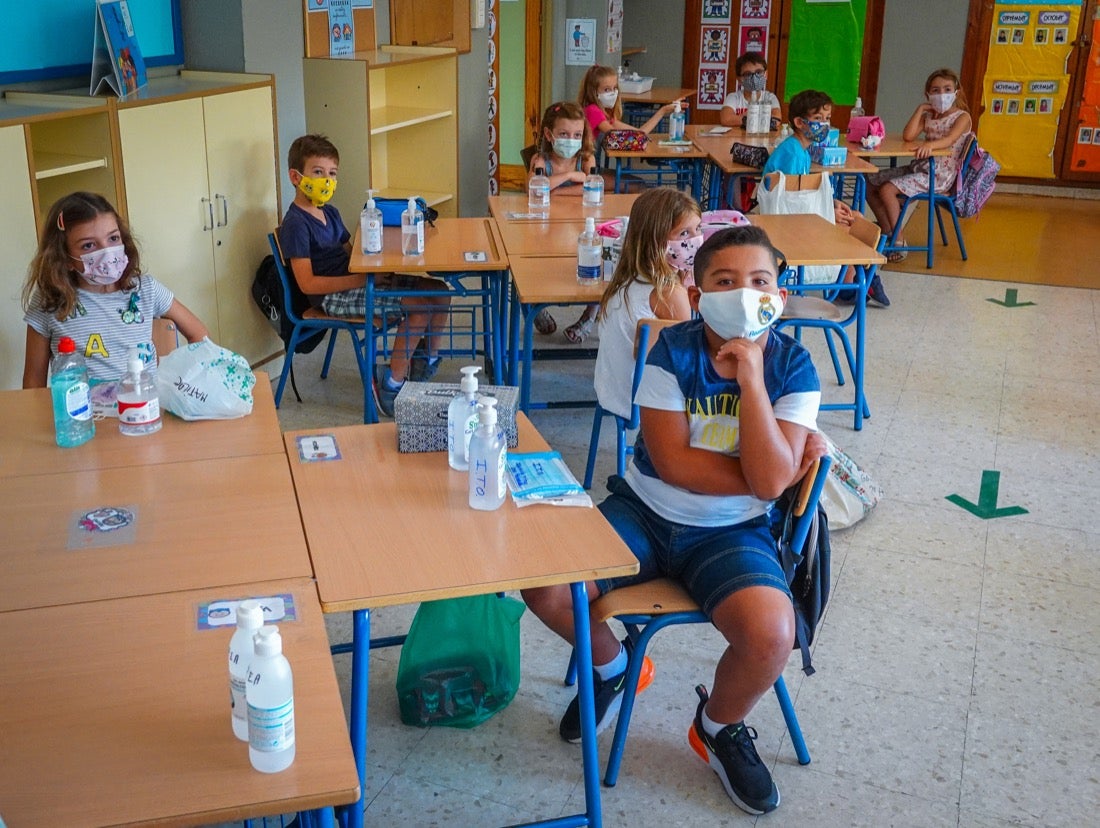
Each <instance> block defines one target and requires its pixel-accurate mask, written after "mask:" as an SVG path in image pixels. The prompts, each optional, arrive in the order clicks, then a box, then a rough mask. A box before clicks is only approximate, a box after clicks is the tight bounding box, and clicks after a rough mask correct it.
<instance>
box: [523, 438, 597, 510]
mask: <svg viewBox="0 0 1100 828" xmlns="http://www.w3.org/2000/svg"><path fill="white" fill-rule="evenodd" d="M506 477H507V479H508V489H509V491H511V493H512V500H513V501H514V502H515V504H516V506H530V505H531V504H533V503H549V504H550V505H552V506H588V507H589V508H591V506H592V498H591V497H589V496H588V492H586V491H585V490H584V487H583V486H581V484H580V483H579V482H578V481H577V478H576V477H574V476H573V472H571V471H570V470H569V467H568V466H567V465H565V461H564V460H562V458H561V453H560V452H557V451H544V452H531V453H523V454H521V453H515V452H508V460H507V473H506Z"/></svg>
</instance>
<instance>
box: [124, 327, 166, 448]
mask: <svg viewBox="0 0 1100 828" xmlns="http://www.w3.org/2000/svg"><path fill="white" fill-rule="evenodd" d="M162 423H163V420H162V419H161V416H160V397H158V396H157V383H156V380H154V379H153V376H152V374H150V373H149V371H148V370H146V368H145V363H144V362H142V359H141V354H139V353H138V349H137V347H136V346H135V347H134V348H132V349H131V350H130V357H129V359H127V361H126V374H125V375H124V376H123V377H122V379H121V380H119V383H118V430H119V432H121V433H122V434H125V435H126V436H127V437H137V436H140V435H142V434H152V433H153V432H156V431H160V427H161V424H162Z"/></svg>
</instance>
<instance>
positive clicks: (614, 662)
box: [594, 644, 626, 681]
mask: <svg viewBox="0 0 1100 828" xmlns="http://www.w3.org/2000/svg"><path fill="white" fill-rule="evenodd" d="M594 666H595V668H596V675H598V676H599V677H600V678H601V679H602V680H603V681H607V680H608V679H609V678H614V677H615V676H617V675H619V673H621V672H623V671H624V670H626V648H625V647H624V646H623V645H622V644H620V645H619V654H618V655H617V656H615V657H614V658H613V659H611V661H609V662H607V664H596V665H594Z"/></svg>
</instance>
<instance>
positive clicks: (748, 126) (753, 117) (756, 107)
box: [745, 92, 771, 135]
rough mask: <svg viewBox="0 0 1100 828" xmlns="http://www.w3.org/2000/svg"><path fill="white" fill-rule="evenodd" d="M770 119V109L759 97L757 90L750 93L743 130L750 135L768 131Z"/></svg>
mask: <svg viewBox="0 0 1100 828" xmlns="http://www.w3.org/2000/svg"><path fill="white" fill-rule="evenodd" d="M770 121H771V110H770V108H769V107H768V105H767V104H766V103H764V102H763V101H762V100H761V98H760V93H759V92H753V93H752V101H751V102H750V103H749V114H748V118H747V119H746V121H745V132H747V133H748V134H750V135H759V134H760V133H765V132H767V131H768V127H769V126H770Z"/></svg>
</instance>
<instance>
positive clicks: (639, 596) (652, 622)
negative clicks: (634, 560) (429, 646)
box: [565, 457, 829, 787]
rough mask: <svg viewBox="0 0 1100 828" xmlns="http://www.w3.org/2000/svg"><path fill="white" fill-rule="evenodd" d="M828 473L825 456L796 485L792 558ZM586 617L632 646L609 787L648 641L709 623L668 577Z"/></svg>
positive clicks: (596, 606)
mask: <svg viewBox="0 0 1100 828" xmlns="http://www.w3.org/2000/svg"><path fill="white" fill-rule="evenodd" d="M828 472H829V459H828V457H825V458H822V459H821V460H820V461H818V462H817V463H816V464H815V465H814V466H813V467H811V469H810V470H809V471H808V472H807V473H806V476H805V477H804V478H803V479H802V482H801V484H800V485H799V492H798V497H797V498H796V500H795V515H796V520H795V524H794V535H793V538H792V540H791V548H792V550H793V551H794V552H795V553H796V554H802V549H803V546H804V545H805V543H806V537H807V534H808V532H809V529H810V523H811V522H810V520H808V519H807V518H808V517H811V516H813V514H814V513H815V512H816V510H817V502H818V499H819V498H820V497H821V490H822V488H823V487H824V486H825V479H826V477H828ZM591 617H592V620H593V622H597V621H607V620H608V619H610V618H615V619H617V620H618V621H620V622H621V623H622V624H623V625H624V626H625V627H626V631H627V635H628V636H629V638H630V640H631V641H632V642H633V647H632V648H627V653H628V654H629V662H628V664H627V669H626V685H625V687H624V688H623V701H622V707H621V708H619V719H618V721H617V722H616V724H615V737H614V739H613V740H612V742H611V752H610V754H608V757H607V769H606V770H605V772H604V780H603V781H604V784H605V785H607V786H608V787H612V786H614V785H615V783H616V782H617V781H618V779H619V769H620V767H621V765H622V759H623V750H624V749H625V748H626V736H627V732H628V730H629V728H630V717H631V715H632V713H633V711H634V700H635V697H636V695H637V693H638V683H639V678H640V676H641V674H642V667H643V663H644V661H645V657H646V647H647V646H648V645H649V641H650V639H652V638H653V636H654V635H656V634H657V633H658V632H660V631H661V630H663V629H664V628H665V627H671V626H673V625H677V624H709V623H710V619H708V618H707V616H706V615H705V614H704V613H703V611H702V610H701V609H699V605H698V604H696V603H695V601H693V600H692V598H691V596H689V595H688V593H687V592H686V591H685V590H684V588H683V587H682V586H680V584H679V582H677V581H674V580H672V579H669V578H657V579H655V580H653V581H647V582H646V583H644V584H636V585H634V586H628V587H623V588H621V589H615V590H612V591H611V592H608V593H607V594H606V595H601V596H600V597H599V598H597V599H596V600H595V601H593V602H592V607H591ZM575 677H576V670H575V664H574V661H572V660H571V661H570V664H569V670H568V673H567V675H566V679H565V683H566V684H572V683H573V680H574V679H575ZM773 689H774V690H775V695H776V698H777V699H778V700H779V707H780V710H781V711H782V712H783V720H784V721H785V722H786V724H787V731H788V733H790V736H791V743H792V745H793V746H794V751H795V754H796V756H797V757H798V763H799V764H800V765H808V764H809V763H810V752H809V750H808V749H807V747H806V740H805V739H804V738H803V737H802V728H801V726H800V725H799V723H798V716H797V715H796V714H795V711H794V705H793V703H792V702H791V696H790V693H788V692H787V685H786V683H785V682H784V681H783V676H780V677H779V678H778V679H776V681H775V684H774V685H773Z"/></svg>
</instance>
